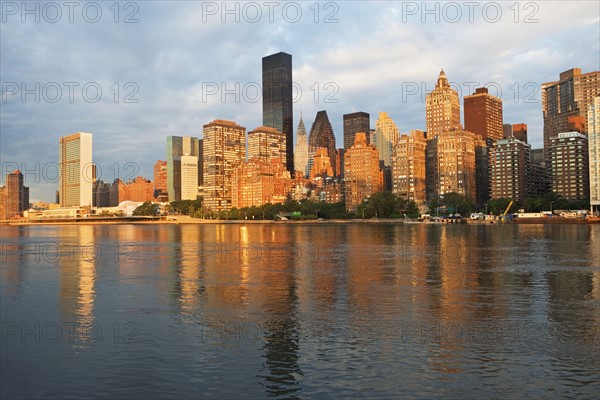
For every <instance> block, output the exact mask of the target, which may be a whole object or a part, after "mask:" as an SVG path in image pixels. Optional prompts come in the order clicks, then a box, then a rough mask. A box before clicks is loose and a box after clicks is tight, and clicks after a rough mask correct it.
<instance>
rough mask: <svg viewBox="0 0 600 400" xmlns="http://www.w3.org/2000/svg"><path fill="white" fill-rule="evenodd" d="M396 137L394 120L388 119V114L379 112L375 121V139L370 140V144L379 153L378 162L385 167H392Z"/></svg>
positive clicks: (396, 128)
mask: <svg viewBox="0 0 600 400" xmlns="http://www.w3.org/2000/svg"><path fill="white" fill-rule="evenodd" d="M398 135H399V131H398V127H397V126H396V124H395V123H394V120H392V119H391V118H390V117H389V115H388V113H386V112H380V113H379V118H377V121H375V137H373V138H372V139H373V140H372V142H371V143H372V144H374V145H375V147H376V148H377V151H378V152H379V161H381V162H382V163H383V165H384V166H386V167H389V166H391V165H392V155H393V151H394V146H395V145H396V141H397V140H398Z"/></svg>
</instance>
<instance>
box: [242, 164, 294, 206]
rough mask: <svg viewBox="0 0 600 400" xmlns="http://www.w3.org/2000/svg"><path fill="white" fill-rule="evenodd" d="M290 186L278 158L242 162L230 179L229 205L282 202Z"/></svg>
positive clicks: (289, 179) (288, 175)
mask: <svg viewBox="0 0 600 400" xmlns="http://www.w3.org/2000/svg"><path fill="white" fill-rule="evenodd" d="M291 188H292V180H291V177H290V173H289V171H288V170H287V169H286V168H285V166H284V164H283V163H282V162H281V161H280V160H279V159H272V160H270V161H267V160H264V159H259V158H253V159H252V160H249V161H248V162H242V163H241V164H240V165H239V166H238V167H237V168H236V169H235V170H234V172H233V175H232V179H231V206H232V207H235V208H244V207H252V206H261V205H263V204H267V203H271V204H276V203H283V202H284V201H285V200H286V199H287V195H288V193H289V192H290V191H291Z"/></svg>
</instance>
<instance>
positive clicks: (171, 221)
mask: <svg viewBox="0 0 600 400" xmlns="http://www.w3.org/2000/svg"><path fill="white" fill-rule="evenodd" d="M449 221H450V220H449ZM404 223H410V224H427V225H429V224H435V225H439V224H442V225H444V224H451V225H456V224H457V223H456V222H453V223H452V222H424V221H416V220H411V221H409V222H407V221H405V220H404V219H401V218H371V219H326V220H315V219H312V220H287V221H273V220H227V219H200V218H191V217H189V216H187V215H178V216H175V217H168V218H167V219H143V220H140V219H135V218H127V217H125V218H114V219H109V218H104V219H101V220H96V219H84V218H82V219H78V220H76V221H72V220H65V221H59V220H50V221H43V220H38V221H28V220H15V221H1V222H0V225H3V226H23V225H27V226H29V225H131V224H134V225H157V224H160V225H180V224H242V225H246V224H277V225H282V224H295V225H298V224H300V225H303V224H311V225H312V224H404ZM464 223H467V224H476V225H504V224H505V223H502V221H500V220H495V221H492V220H485V221H482V220H471V219H465V220H462V222H459V223H458V224H464ZM507 223H514V224H577V225H582V224H584V225H585V224H597V223H600V218H594V219H585V218H562V217H553V218H548V217H546V218H517V219H514V220H512V221H510V222H507Z"/></svg>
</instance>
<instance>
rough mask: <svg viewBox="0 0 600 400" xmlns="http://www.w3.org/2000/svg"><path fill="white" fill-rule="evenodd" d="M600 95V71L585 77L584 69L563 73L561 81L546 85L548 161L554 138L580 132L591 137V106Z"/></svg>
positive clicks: (545, 148) (545, 136)
mask: <svg viewBox="0 0 600 400" xmlns="http://www.w3.org/2000/svg"><path fill="white" fill-rule="evenodd" d="M599 95H600V71H594V72H589V73H585V74H582V73H581V69H580V68H571V69H570V70H568V71H564V72H561V73H560V75H559V80H558V81H554V82H547V83H543V84H542V111H543V116H544V150H545V156H546V161H547V162H548V161H549V160H550V159H551V157H552V155H551V139H552V138H555V137H557V136H558V134H559V133H561V132H569V131H573V130H574V128H576V127H575V126H573V125H574V124H575V125H581V127H580V129H577V130H578V131H580V132H581V133H583V134H587V127H586V126H585V125H587V124H586V122H587V112H588V107H589V105H590V104H592V102H593V101H594V97H596V96H599Z"/></svg>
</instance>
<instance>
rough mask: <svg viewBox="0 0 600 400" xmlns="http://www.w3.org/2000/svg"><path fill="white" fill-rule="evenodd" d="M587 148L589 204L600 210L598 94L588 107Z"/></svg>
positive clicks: (599, 98)
mask: <svg viewBox="0 0 600 400" xmlns="http://www.w3.org/2000/svg"><path fill="white" fill-rule="evenodd" d="M587 129H588V148H589V150H588V151H589V157H590V162H589V164H590V205H591V207H592V210H594V209H595V211H600V96H596V97H594V101H593V102H592V103H591V104H590V106H589V107H588V115H587Z"/></svg>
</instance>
